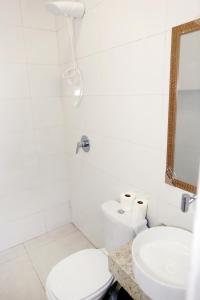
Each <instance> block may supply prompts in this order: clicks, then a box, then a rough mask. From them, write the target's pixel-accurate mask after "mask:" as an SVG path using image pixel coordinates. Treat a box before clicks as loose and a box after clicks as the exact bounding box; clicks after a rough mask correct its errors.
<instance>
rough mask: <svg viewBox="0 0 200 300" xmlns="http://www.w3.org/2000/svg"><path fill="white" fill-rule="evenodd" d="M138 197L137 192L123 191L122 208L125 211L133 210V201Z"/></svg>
mask: <svg viewBox="0 0 200 300" xmlns="http://www.w3.org/2000/svg"><path fill="white" fill-rule="evenodd" d="M135 199H136V194H135V193H123V194H121V195H120V201H119V202H120V204H121V208H122V209H123V210H124V211H130V210H132V207H133V203H134V201H135Z"/></svg>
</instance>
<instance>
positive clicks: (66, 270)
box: [46, 249, 114, 300]
mask: <svg viewBox="0 0 200 300" xmlns="http://www.w3.org/2000/svg"><path fill="white" fill-rule="evenodd" d="M113 279H114V278H113V276H112V275H111V274H110V272H109V270H108V259H107V256H106V255H105V254H104V253H103V252H102V251H101V250H99V249H87V250H82V251H80V252H77V253H75V254H72V255H70V256H68V257H67V258H65V259H64V260H62V261H61V262H59V263H58V264H57V265H56V266H55V267H54V268H53V269H52V271H51V272H50V274H49V276H48V278H47V283H46V295H47V299H48V300H100V299H102V298H103V296H104V295H105V294H106V292H107V290H108V288H109V286H110V285H111V283H112V282H113Z"/></svg>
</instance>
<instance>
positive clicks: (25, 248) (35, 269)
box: [22, 243, 45, 291]
mask: <svg viewBox="0 0 200 300" xmlns="http://www.w3.org/2000/svg"><path fill="white" fill-rule="evenodd" d="M22 245H23V247H24V250H25V253H26V254H27V256H28V259H29V261H30V263H31V266H32V268H33V271H34V272H35V274H36V276H37V278H38V280H39V282H40V284H41V286H42V288H43V290H44V291H45V286H44V284H43V282H42V280H41V278H40V275H39V273H38V271H37V268H36V267H35V266H34V263H33V261H32V258H31V256H30V254H29V251H28V249H27V247H26V245H25V243H23V244H22Z"/></svg>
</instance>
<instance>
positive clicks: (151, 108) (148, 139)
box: [66, 95, 168, 148]
mask: <svg viewBox="0 0 200 300" xmlns="http://www.w3.org/2000/svg"><path fill="white" fill-rule="evenodd" d="M83 102H84V103H83V105H84V107H82V108H78V109H77V108H74V111H75V112H76V114H77V115H80V116H81V115H82V114H81V111H83V116H84V122H83V124H84V125H82V128H83V129H84V132H87V133H88V134H89V135H90V134H93V135H101V136H105V137H112V138H122V139H125V140H129V141H132V142H133V143H137V144H141V145H149V146H157V147H160V148H164V147H165V145H166V130H167V113H166V112H167V108H168V96H162V95H138V96H85V97H84V99H83ZM136 107H137V109H135V108H136ZM144 108H145V109H144ZM70 112H71V110H70ZM74 114H75V113H74ZM74 114H73V115H74ZM66 118H67V116H66ZM111 119H112V121H111ZM67 122H69V120H67ZM68 124H69V123H68ZM72 125H73V123H72ZM147 132H148V134H147Z"/></svg>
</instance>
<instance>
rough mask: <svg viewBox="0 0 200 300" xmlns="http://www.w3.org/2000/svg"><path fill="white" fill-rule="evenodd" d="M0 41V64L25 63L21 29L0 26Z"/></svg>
mask: <svg viewBox="0 0 200 300" xmlns="http://www.w3.org/2000/svg"><path fill="white" fill-rule="evenodd" d="M0 18H1V17H0ZM0 40H1V44H0V63H5V62H8V63H11V62H12V63H25V62H26V55H25V47H24V36H23V29H22V27H14V26H5V25H1V26H0Z"/></svg>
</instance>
